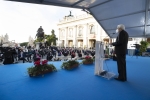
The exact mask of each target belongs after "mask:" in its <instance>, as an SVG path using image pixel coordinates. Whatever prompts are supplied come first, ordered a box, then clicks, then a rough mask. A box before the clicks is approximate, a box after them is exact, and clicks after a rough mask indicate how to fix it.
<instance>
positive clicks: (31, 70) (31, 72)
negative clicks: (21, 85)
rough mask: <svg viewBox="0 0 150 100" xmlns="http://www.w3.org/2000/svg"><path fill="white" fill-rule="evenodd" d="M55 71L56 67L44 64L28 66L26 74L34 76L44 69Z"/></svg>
mask: <svg viewBox="0 0 150 100" xmlns="http://www.w3.org/2000/svg"><path fill="white" fill-rule="evenodd" d="M49 70H51V71H57V69H56V67H55V66H54V65H52V64H46V65H38V66H34V67H33V66H32V67H29V68H28V74H29V75H33V76H36V75H37V74H40V73H42V72H44V71H49Z"/></svg>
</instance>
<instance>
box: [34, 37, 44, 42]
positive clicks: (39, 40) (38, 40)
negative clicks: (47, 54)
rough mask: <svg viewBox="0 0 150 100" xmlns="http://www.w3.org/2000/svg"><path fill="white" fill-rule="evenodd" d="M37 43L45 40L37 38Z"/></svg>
mask: <svg viewBox="0 0 150 100" xmlns="http://www.w3.org/2000/svg"><path fill="white" fill-rule="evenodd" d="M35 42H44V39H43V38H37V39H36V40H35Z"/></svg>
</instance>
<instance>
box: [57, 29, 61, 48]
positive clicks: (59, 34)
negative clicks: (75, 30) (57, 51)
mask: <svg viewBox="0 0 150 100" xmlns="http://www.w3.org/2000/svg"><path fill="white" fill-rule="evenodd" d="M58 30H59V32H58V42H57V43H58V46H60V45H61V42H60V36H61V32H60V28H59V29H58Z"/></svg>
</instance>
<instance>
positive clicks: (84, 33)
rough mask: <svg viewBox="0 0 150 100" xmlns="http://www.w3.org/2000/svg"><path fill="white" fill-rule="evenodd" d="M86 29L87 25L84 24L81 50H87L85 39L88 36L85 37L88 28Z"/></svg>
mask: <svg viewBox="0 0 150 100" xmlns="http://www.w3.org/2000/svg"><path fill="white" fill-rule="evenodd" d="M87 27H88V24H85V25H84V28H83V48H85V47H86V48H87V37H88V35H87V33H88V31H87V29H88V28H87Z"/></svg>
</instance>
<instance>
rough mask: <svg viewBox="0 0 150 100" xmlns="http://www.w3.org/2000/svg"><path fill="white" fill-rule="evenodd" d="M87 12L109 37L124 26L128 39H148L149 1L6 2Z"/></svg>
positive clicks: (66, 0)
mask: <svg viewBox="0 0 150 100" xmlns="http://www.w3.org/2000/svg"><path fill="white" fill-rule="evenodd" d="M8 1H18V2H27V3H36V4H45V5H55V6H63V7H71V8H80V9H85V10H86V11H89V12H90V13H91V14H92V15H93V17H94V18H95V19H96V20H97V22H98V23H99V24H100V25H101V26H102V27H103V29H104V30H105V31H106V33H107V34H108V35H109V36H110V37H115V34H113V33H115V31H116V26H117V25H118V24H124V25H125V27H126V31H127V32H128V33H129V36H130V37H150V13H149V12H150V0H8Z"/></svg>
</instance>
